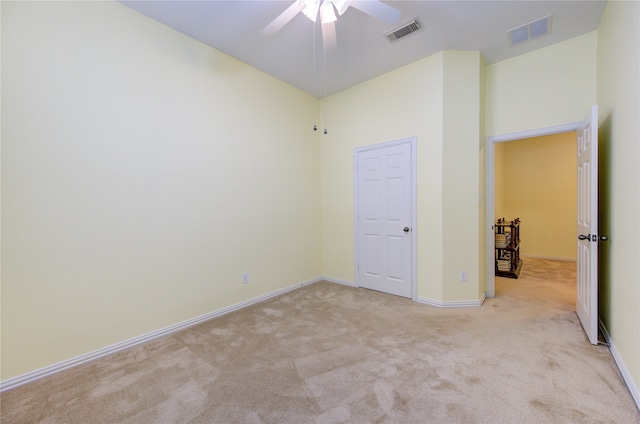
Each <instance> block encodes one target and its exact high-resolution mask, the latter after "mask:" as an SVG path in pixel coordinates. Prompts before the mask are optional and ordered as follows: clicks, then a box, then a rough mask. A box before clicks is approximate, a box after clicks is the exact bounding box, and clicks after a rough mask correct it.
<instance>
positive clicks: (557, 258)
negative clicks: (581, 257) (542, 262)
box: [520, 253, 576, 262]
mask: <svg viewBox="0 0 640 424" xmlns="http://www.w3.org/2000/svg"><path fill="white" fill-rule="evenodd" d="M520 257H521V258H532V259H548V260H551V261H565V262H576V258H565V257H562V256H543V255H529V254H525V253H521V254H520Z"/></svg>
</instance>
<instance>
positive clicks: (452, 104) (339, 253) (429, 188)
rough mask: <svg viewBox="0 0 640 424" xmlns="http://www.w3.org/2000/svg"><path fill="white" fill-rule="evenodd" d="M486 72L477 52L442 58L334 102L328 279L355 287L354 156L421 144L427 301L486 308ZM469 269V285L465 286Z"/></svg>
mask: <svg viewBox="0 0 640 424" xmlns="http://www.w3.org/2000/svg"><path fill="white" fill-rule="evenodd" d="M480 66H481V58H480V56H479V54H478V53H477V52H475V53H474V52H452V51H446V52H440V53H438V54H435V55H433V56H430V57H428V58H426V59H423V60H420V61H418V62H415V63H413V64H410V65H407V66H405V67H403V68H401V69H398V70H396V71H394V72H391V73H388V74H385V75H383V76H380V77H378V78H375V79H373V80H370V81H367V82H365V83H363V84H360V85H358V86H355V87H353V88H351V89H348V90H345V91H343V92H340V93H338V94H335V95H333V96H331V97H329V99H328V100H327V116H328V118H327V119H328V123H329V125H328V131H329V134H328V135H327V136H325V137H323V140H322V211H323V246H324V255H323V257H324V270H325V275H327V276H329V277H332V278H335V279H340V280H345V281H350V282H353V281H355V275H354V257H353V254H354V217H353V201H354V199H353V196H354V194H353V178H354V174H353V154H354V153H353V150H354V148H356V147H360V146H366V145H370V144H376V143H381V142H386V141H392V140H397V139H401V138H406V137H413V136H416V137H417V155H418V158H417V168H418V169H417V180H418V181H417V184H418V187H417V214H418V216H417V228H416V231H417V232H418V235H417V238H418V241H417V273H418V276H417V291H418V296H419V297H424V298H426V299H431V300H437V301H447V300H478V299H479V297H480V295H479V292H480V289H479V284H480V282H479V277H478V275H479V263H478V262H479V259H478V258H479V256H480V255H479V251H478V245H479V239H478V237H479V236H478V232H479V230H478V209H479V207H480V206H479V204H478V199H479V195H478V178H479V172H480V171H479V163H480V161H479V145H480V120H479V116H480V112H479V109H480V104H481V101H480V93H481V92H480V87H481V81H480V75H481V70H480ZM449 187H452V189H451V190H449ZM462 269H466V270H467V272H468V275H469V281H468V282H466V283H460V282H459V281H458V277H459V270H462Z"/></svg>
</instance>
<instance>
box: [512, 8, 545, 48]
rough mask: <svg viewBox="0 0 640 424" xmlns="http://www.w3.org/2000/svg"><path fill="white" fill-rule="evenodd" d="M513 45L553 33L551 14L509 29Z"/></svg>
mask: <svg viewBox="0 0 640 424" xmlns="http://www.w3.org/2000/svg"><path fill="white" fill-rule="evenodd" d="M508 33H509V40H511V47H513V46H516V45H518V44H522V43H525V42H527V41H529V40H534V39H536V38H539V37H542V36H544V35H549V34H551V15H549V16H545V17H544V18H540V19H538V20H537V21H533V22H529V23H528V24H526V25H522V26H519V27H518V28H514V29H512V30H509V31H508Z"/></svg>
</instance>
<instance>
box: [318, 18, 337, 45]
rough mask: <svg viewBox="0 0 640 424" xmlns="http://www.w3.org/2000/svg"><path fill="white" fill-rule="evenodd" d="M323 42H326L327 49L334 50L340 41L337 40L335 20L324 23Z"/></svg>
mask: <svg viewBox="0 0 640 424" xmlns="http://www.w3.org/2000/svg"><path fill="white" fill-rule="evenodd" d="M322 43H323V44H324V48H325V50H333V49H335V48H336V46H337V44H338V43H337V40H336V23H335V22H328V23H326V24H322Z"/></svg>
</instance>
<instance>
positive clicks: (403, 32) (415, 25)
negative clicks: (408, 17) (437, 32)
mask: <svg viewBox="0 0 640 424" xmlns="http://www.w3.org/2000/svg"><path fill="white" fill-rule="evenodd" d="M421 28H422V24H421V23H420V21H419V20H418V18H415V19H414V20H412V21H410V22H407V23H406V24H403V25H402V26H401V27H399V28H396V29H392V30H391V31H389V32H387V33H385V34H384V36H385V37H387V39H388V40H389V41H391V42H392V43H393V42H395V41H398V40H399V39H401V38H404V37H406V36H407V35H409V34H412V33H414V32H416V31H418V30H419V29H421Z"/></svg>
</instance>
